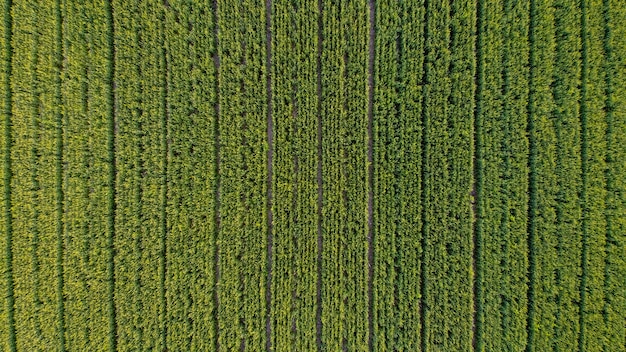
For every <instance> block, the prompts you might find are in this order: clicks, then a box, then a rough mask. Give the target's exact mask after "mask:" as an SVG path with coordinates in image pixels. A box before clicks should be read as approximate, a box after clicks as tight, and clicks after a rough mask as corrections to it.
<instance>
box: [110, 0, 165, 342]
mask: <svg viewBox="0 0 626 352" xmlns="http://www.w3.org/2000/svg"><path fill="white" fill-rule="evenodd" d="M113 8H114V10H115V12H114V17H115V18H114V21H115V49H116V62H115V65H116V68H115V82H116V85H117V86H116V105H117V110H116V114H117V115H116V122H117V125H116V128H117V137H116V146H115V150H116V156H115V157H116V168H117V179H116V182H115V184H116V192H117V197H116V214H115V215H116V218H115V222H116V224H115V251H116V256H115V299H116V317H117V347H118V348H119V349H127V348H131V347H138V346H139V347H141V348H142V349H160V348H163V346H160V345H161V343H162V339H161V335H162V333H163V325H164V322H163V319H164V314H163V313H164V309H165V308H164V307H163V305H164V302H163V301H162V296H161V295H159V294H156V293H157V292H160V285H161V283H162V280H161V278H160V268H161V261H160V256H161V255H162V246H163V243H162V239H163V235H162V231H163V226H162V223H163V219H162V216H163V212H162V207H163V201H164V200H163V199H162V195H163V192H162V187H163V177H164V163H165V160H164V157H163V146H162V133H163V119H164V102H163V99H162V97H163V89H164V71H163V70H164V67H163V57H162V55H163V50H162V40H163V33H162V31H161V30H160V29H161V23H162V20H163V15H162V12H161V11H162V3H161V2H160V1H137V2H127V1H119V2H114V3H113Z"/></svg>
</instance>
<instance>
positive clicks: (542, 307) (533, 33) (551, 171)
mask: <svg viewBox="0 0 626 352" xmlns="http://www.w3.org/2000/svg"><path fill="white" fill-rule="evenodd" d="M554 16H555V13H554V8H553V7H552V2H551V1H532V2H531V6H530V29H529V44H530V57H529V61H530V73H529V89H530V90H529V97H528V131H529V139H530V157H529V168H530V175H529V182H530V187H529V197H530V200H529V228H528V232H529V234H528V235H529V257H530V258H529V273H530V280H529V294H528V300H529V302H528V327H527V329H528V343H527V350H528V351H544V350H547V349H551V348H552V345H551V341H550V337H551V336H552V334H553V331H554V330H553V329H554V326H555V325H556V311H557V303H556V295H557V292H558V287H557V283H556V281H555V276H554V273H555V271H556V265H557V252H556V234H557V228H556V221H557V217H556V216H557V215H556V206H557V202H556V195H557V192H558V184H557V176H556V173H555V171H556V170H555V160H556V153H557V147H556V145H557V136H556V132H555V127H554V119H553V117H552V113H553V110H554V109H555V102H554V99H553V96H552V92H551V86H552V77H553V75H554V74H555V73H554V70H555V67H554V62H555V60H556V56H555V49H556V43H555V37H554Z"/></svg>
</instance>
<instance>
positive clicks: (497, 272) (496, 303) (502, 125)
mask: <svg viewBox="0 0 626 352" xmlns="http://www.w3.org/2000/svg"><path fill="white" fill-rule="evenodd" d="M482 6H483V11H482V18H481V23H482V26H481V28H480V30H481V35H482V36H483V39H482V42H481V43H482V46H481V47H480V48H479V49H478V50H480V51H481V53H482V61H481V62H480V63H479V65H481V67H482V69H481V70H482V77H481V80H482V81H481V82H482V84H481V91H480V92H479V101H478V104H479V106H480V108H479V110H478V111H479V112H478V114H477V116H476V119H477V122H476V126H477V127H476V128H477V130H476V134H477V141H478V142H477V143H478V145H477V148H478V149H477V158H479V160H477V163H478V165H479V166H478V167H479V169H478V172H479V174H478V178H479V179H480V182H479V183H478V187H477V189H476V196H477V202H478V204H477V209H478V214H477V216H478V217H477V224H476V227H477V228H476V231H477V236H478V238H479V241H480V243H479V248H480V251H479V253H478V255H479V258H477V260H479V261H480V268H479V270H481V272H480V275H479V277H480V281H479V282H478V285H480V291H481V295H480V297H479V301H478V302H477V304H478V313H477V314H479V316H478V320H479V321H480V330H479V333H478V336H477V347H476V348H477V350H484V349H486V350H516V351H519V350H523V349H524V347H525V345H526V338H527V337H526V309H527V292H526V290H527V286H526V282H525V281H526V270H527V266H528V261H527V250H528V248H527V244H526V230H527V214H528V213H527V206H528V198H527V181H528V163H527V153H528V141H527V139H526V138H524V137H523V136H524V134H525V132H526V123H527V120H526V116H525V113H526V104H527V98H528V88H527V87H528V81H527V75H528V71H527V70H528V69H527V65H528V56H527V53H528V14H529V8H528V4H527V3H513V2H511V1H506V2H504V3H503V2H500V1H489V0H487V1H485V2H484V4H483V5H482Z"/></svg>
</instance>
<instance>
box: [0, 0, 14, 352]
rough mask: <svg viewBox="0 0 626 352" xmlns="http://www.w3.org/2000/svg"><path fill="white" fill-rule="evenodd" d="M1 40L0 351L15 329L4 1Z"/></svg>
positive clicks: (8, 21)
mask: <svg viewBox="0 0 626 352" xmlns="http://www.w3.org/2000/svg"><path fill="white" fill-rule="evenodd" d="M0 6H1V8H2V23H3V27H2V39H0V61H1V62H2V63H1V65H2V69H0V81H2V83H0V84H2V89H3V92H2V97H1V98H0V99H1V100H0V114H1V115H0V120H1V121H0V151H1V153H2V163H3V165H2V168H0V179H1V180H2V181H0V182H2V193H1V194H0V202H1V204H0V209H1V210H0V211H1V212H2V213H1V214H0V228H1V229H2V231H3V234H2V238H0V275H1V276H2V277H0V280H1V282H2V288H1V289H0V290H1V291H0V296H1V297H2V298H0V349H2V350H7V351H8V350H9V349H10V348H15V346H11V344H12V342H13V341H12V339H13V338H14V335H12V333H11V330H12V329H13V328H14V325H13V321H12V316H13V313H12V311H13V302H12V300H13V292H12V291H13V282H12V281H13V269H12V262H13V258H12V249H11V242H12V234H13V229H12V218H11V124H12V121H11V120H12V117H11V113H12V111H11V110H12V109H11V105H12V97H11V71H12V61H13V59H12V47H11V45H12V43H11V37H12V32H13V24H12V18H11V1H10V0H9V1H4V2H2V5H0Z"/></svg>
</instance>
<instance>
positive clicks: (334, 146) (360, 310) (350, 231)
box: [321, 1, 369, 351]
mask: <svg viewBox="0 0 626 352" xmlns="http://www.w3.org/2000/svg"><path fill="white" fill-rule="evenodd" d="M322 26H323V28H322V36H323V50H322V54H323V56H322V67H321V69H322V72H321V74H322V148H323V150H322V153H323V155H322V163H323V175H322V178H323V180H324V204H323V209H322V230H323V248H324V253H323V254H322V275H323V282H322V327H323V328H322V344H323V345H324V348H325V349H327V350H329V351H339V350H342V349H344V350H351V351H364V350H367V348H368V339H369V336H368V311H369V309H368V307H369V305H368V304H369V302H368V258H367V253H368V243H367V235H368V224H367V219H368V207H367V193H368V189H367V188H368V186H367V180H368V178H367V176H368V175H367V170H368V165H367V140H368V131H367V125H368V115H367V106H368V100H367V99H368V94H367V93H368V92H367V89H368V88H367V84H368V83H367V82H368V76H367V68H368V66H367V62H368V33H369V26H368V5H367V2H366V1H354V2H342V3H333V2H331V1H323V2H322Z"/></svg>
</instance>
